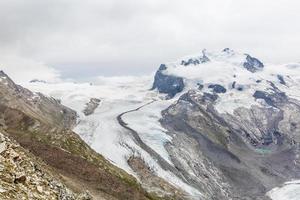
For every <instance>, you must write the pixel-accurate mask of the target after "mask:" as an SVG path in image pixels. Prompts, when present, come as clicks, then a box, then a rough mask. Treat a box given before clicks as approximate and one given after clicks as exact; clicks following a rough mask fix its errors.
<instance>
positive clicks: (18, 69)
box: [0, 55, 60, 84]
mask: <svg viewBox="0 0 300 200" xmlns="http://www.w3.org/2000/svg"><path fill="white" fill-rule="evenodd" d="M0 70H3V71H4V72H5V73H6V74H8V76H10V77H11V78H12V79H13V80H14V81H15V82H17V83H19V84H20V83H24V82H29V81H31V80H33V79H39V80H44V81H48V82H57V81H60V74H59V72H58V71H57V70H55V69H54V68H51V67H48V66H47V65H45V64H44V63H41V62H36V61H34V60H30V59H27V58H20V57H16V56H11V55H10V56H4V55H1V56H0Z"/></svg>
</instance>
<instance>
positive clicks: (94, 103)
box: [82, 98, 101, 116]
mask: <svg viewBox="0 0 300 200" xmlns="http://www.w3.org/2000/svg"><path fill="white" fill-rule="evenodd" d="M100 102H101V100H100V99H97V98H91V99H90V102H88V103H87V104H86V107H85V109H84V110H83V111H82V112H83V113H84V114H85V116H88V115H91V114H93V113H94V111H95V110H96V108H98V106H99V104H100Z"/></svg>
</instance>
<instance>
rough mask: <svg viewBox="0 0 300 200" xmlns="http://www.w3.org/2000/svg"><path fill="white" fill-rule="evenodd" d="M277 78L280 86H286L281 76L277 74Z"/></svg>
mask: <svg viewBox="0 0 300 200" xmlns="http://www.w3.org/2000/svg"><path fill="white" fill-rule="evenodd" d="M277 78H278V80H279V82H280V83H281V84H282V85H286V82H285V80H284V78H283V76H281V75H279V74H278V75H277Z"/></svg>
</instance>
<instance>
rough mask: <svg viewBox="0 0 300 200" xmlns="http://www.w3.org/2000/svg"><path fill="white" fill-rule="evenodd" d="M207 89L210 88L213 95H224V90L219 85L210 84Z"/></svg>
mask: <svg viewBox="0 0 300 200" xmlns="http://www.w3.org/2000/svg"><path fill="white" fill-rule="evenodd" d="M208 88H211V89H212V90H213V92H214V93H225V92H226V88H224V87H223V86H222V85H219V84H210V85H209V86H208Z"/></svg>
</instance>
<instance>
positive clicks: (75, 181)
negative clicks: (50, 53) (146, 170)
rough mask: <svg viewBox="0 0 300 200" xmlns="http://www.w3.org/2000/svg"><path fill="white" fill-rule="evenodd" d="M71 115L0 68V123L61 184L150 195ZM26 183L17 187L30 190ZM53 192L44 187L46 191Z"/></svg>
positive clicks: (108, 194) (99, 192)
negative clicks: (93, 144)
mask: <svg viewBox="0 0 300 200" xmlns="http://www.w3.org/2000/svg"><path fill="white" fill-rule="evenodd" d="M76 117H77V115H76V112H75V111H73V110H71V109H69V108H67V107H65V106H63V105H62V104H60V102H59V101H58V100H56V99H53V98H49V97H46V96H44V95H42V94H41V93H33V92H31V91H29V90H27V89H25V88H23V87H21V86H18V85H16V84H15V83H14V82H13V81H12V80H11V79H10V78H9V77H8V76H7V75H6V74H5V73H4V72H2V71H1V72H0V127H1V129H2V130H3V131H4V132H5V133H7V135H8V136H9V137H11V138H13V139H14V140H16V141H17V142H18V143H19V144H20V145H21V146H22V147H23V148H24V149H26V150H29V151H30V152H31V153H32V154H33V155H34V156H36V157H38V158H40V159H41V160H43V162H44V163H45V164H46V165H47V166H49V169H51V170H52V172H55V173H57V174H59V176H60V177H62V179H61V180H62V183H63V184H65V185H66V186H67V187H68V188H70V189H71V190H72V191H74V192H76V193H80V192H85V191H86V190H89V192H90V194H91V195H92V196H93V197H94V199H154V198H155V197H154V196H151V195H150V194H148V193H146V192H145V191H144V190H143V189H142V188H141V186H140V185H139V184H138V183H137V182H136V180H135V178H134V177H132V176H131V175H128V174H127V173H126V172H124V171H123V170H121V169H119V168H117V167H115V166H114V165H112V164H110V163H109V162H108V161H107V160H106V159H104V158H103V157H102V156H101V155H99V154H97V153H96V152H95V151H94V150H92V149H91V148H90V147H89V146H88V145H87V144H86V143H85V142H83V141H82V140H81V139H80V137H79V136H78V135H77V134H75V133H74V132H73V131H72V130H71V129H72V128H73V127H74V125H75V124H76ZM23 167H24V168H23ZM19 168H20V170H23V171H25V172H26V170H27V166H23V165H22V166H20V167H19ZM28 173H29V175H30V173H31V172H28ZM32 173H33V172H32ZM33 175H36V173H33ZM45 181H46V179H45ZM22 182H24V180H22ZM20 186H22V185H20ZM26 187H27V186H24V187H22V188H23V190H26V191H27V192H29V191H31V189H32V188H28V187H27V188H26ZM39 188H40V187H39ZM26 191H25V193H26ZM19 192H20V193H22V192H21V191H19ZM45 192H46V191H45ZM56 192H57V191H55V190H54V189H53V190H51V191H50V193H51V194H52V193H53V195H52V196H54V195H55V194H56ZM25 195H26V194H25ZM61 199H63V198H61Z"/></svg>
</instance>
